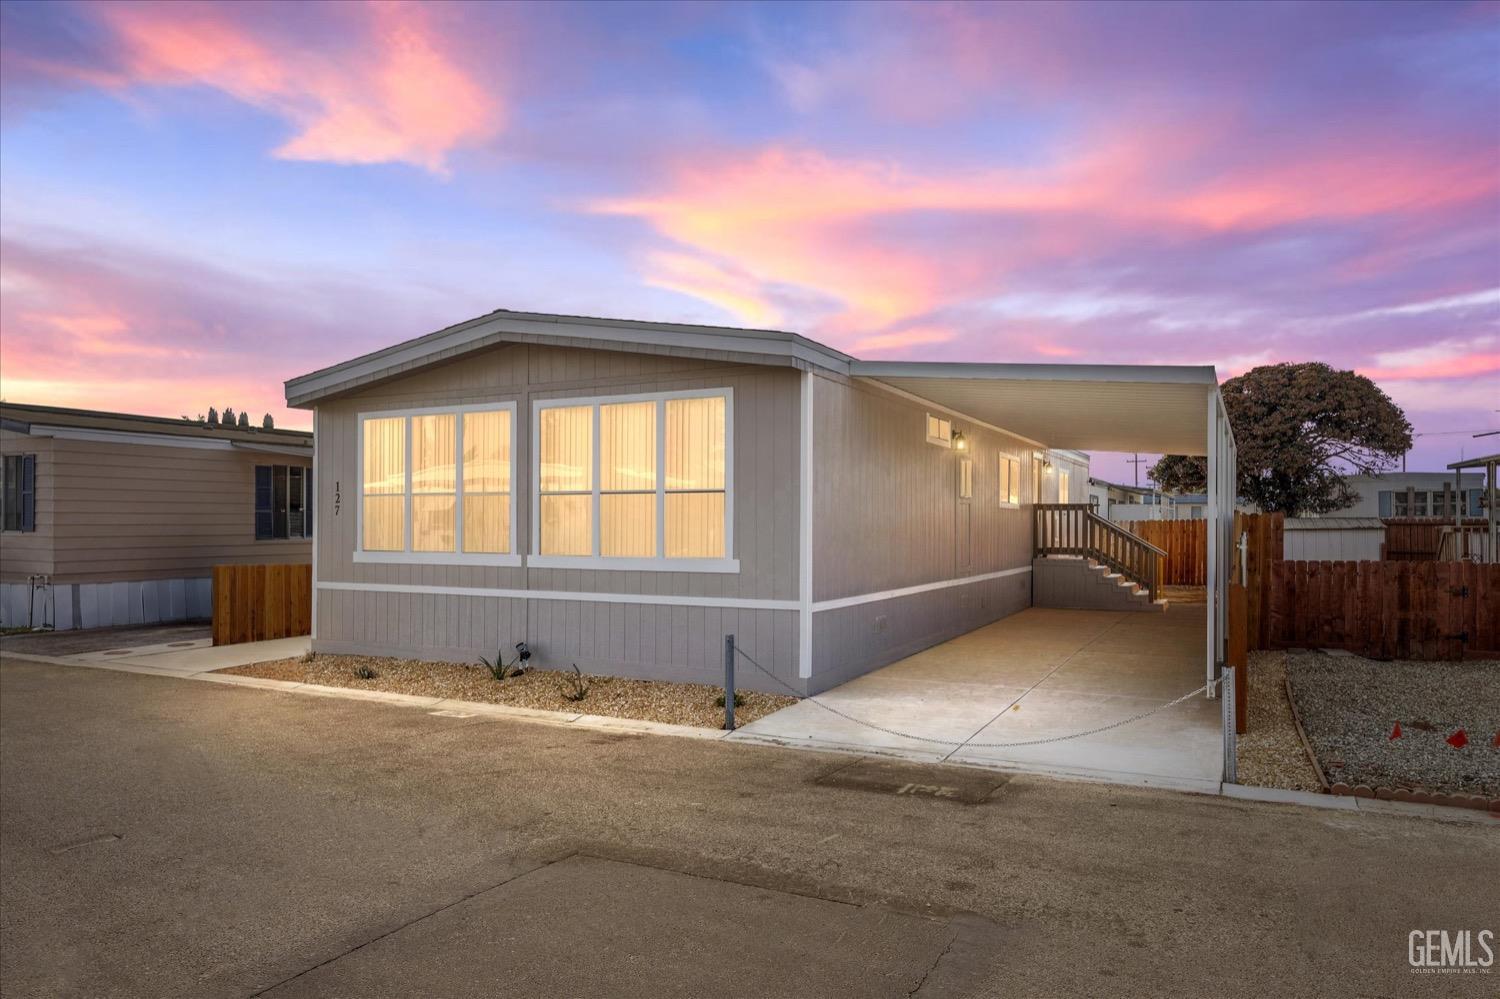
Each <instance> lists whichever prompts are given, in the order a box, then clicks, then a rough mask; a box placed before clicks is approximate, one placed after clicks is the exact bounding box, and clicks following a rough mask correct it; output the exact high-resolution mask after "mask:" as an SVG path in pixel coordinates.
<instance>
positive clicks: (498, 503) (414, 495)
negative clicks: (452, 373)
mask: <svg viewBox="0 0 1500 999" xmlns="http://www.w3.org/2000/svg"><path fill="white" fill-rule="evenodd" d="M514 422H515V406H514V404H513V403H505V404H503V405H499V406H497V405H495V404H486V405H481V406H457V407H453V408H451V409H449V408H445V409H432V410H415V411H412V412H407V413H376V414H367V415H364V416H361V418H360V475H361V480H360V527H359V533H360V545H359V550H358V551H357V552H356V553H355V560H356V561H365V562H431V563H442V562H460V563H461V562H474V563H478V564H484V565H512V564H518V563H519V556H516V555H514V554H512V552H513V550H514V548H513V545H512V541H513V537H512V534H513V524H514V518H513V516H512V507H511V455H512V452H513V450H514V442H515V427H514Z"/></svg>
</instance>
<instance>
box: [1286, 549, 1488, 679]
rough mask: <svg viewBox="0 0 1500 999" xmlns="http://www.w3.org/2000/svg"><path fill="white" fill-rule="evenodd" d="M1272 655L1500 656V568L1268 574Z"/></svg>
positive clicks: (1342, 566)
mask: <svg viewBox="0 0 1500 999" xmlns="http://www.w3.org/2000/svg"><path fill="white" fill-rule="evenodd" d="M1267 580H1268V583H1267V589H1268V591H1269V594H1270V599H1269V603H1268V614H1267V621H1268V625H1269V628H1270V633H1271V634H1270V646H1271V647H1272V648H1344V649H1348V650H1349V651H1351V652H1354V653H1355V654H1357V655H1362V656H1366V657H1368V658H1372V659H1423V660H1449V661H1452V660H1457V659H1462V658H1465V657H1467V658H1493V657H1496V656H1500V565H1479V564H1476V563H1470V562H1391V561H1385V562H1300V561H1299V562H1289V561H1283V562H1278V563H1275V564H1274V565H1273V566H1272V568H1271V571H1270V572H1269V573H1267Z"/></svg>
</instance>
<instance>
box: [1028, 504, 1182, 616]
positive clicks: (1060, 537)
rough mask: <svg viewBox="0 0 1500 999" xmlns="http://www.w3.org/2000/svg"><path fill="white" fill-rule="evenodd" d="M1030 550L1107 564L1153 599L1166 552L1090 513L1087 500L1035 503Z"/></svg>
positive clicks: (1160, 578) (1159, 586)
mask: <svg viewBox="0 0 1500 999" xmlns="http://www.w3.org/2000/svg"><path fill="white" fill-rule="evenodd" d="M1033 516H1034V517H1035V520H1034V521H1033V530H1032V537H1033V539H1034V544H1033V551H1034V554H1035V555H1036V556H1037V557H1038V558H1040V557H1041V556H1044V555H1077V556H1079V557H1081V558H1091V559H1093V560H1094V561H1096V562H1100V563H1102V564H1104V565H1107V566H1109V567H1110V568H1111V569H1113V570H1114V571H1115V572H1118V573H1119V574H1120V575H1122V576H1124V577H1125V578H1126V579H1128V580H1130V581H1131V582H1133V583H1136V584H1137V585H1139V586H1141V587H1143V588H1144V589H1145V590H1146V593H1147V595H1148V596H1149V597H1150V598H1151V599H1152V600H1155V599H1156V598H1157V595H1158V591H1159V590H1160V589H1161V581H1162V565H1163V561H1164V560H1165V559H1166V555H1167V553H1166V552H1164V551H1162V550H1161V549H1160V548H1158V547H1156V546H1155V545H1153V544H1151V542H1149V541H1147V540H1145V539H1144V538H1138V537H1136V536H1135V535H1134V534H1131V533H1130V532H1129V531H1127V530H1125V529H1124V528H1123V527H1120V526H1119V525H1117V524H1112V523H1110V522H1109V521H1107V520H1105V519H1104V518H1103V517H1101V516H1099V515H1098V514H1096V513H1095V512H1094V508H1093V507H1091V506H1090V505H1089V504H1087V503H1038V504H1036V506H1035V512H1034V514H1033Z"/></svg>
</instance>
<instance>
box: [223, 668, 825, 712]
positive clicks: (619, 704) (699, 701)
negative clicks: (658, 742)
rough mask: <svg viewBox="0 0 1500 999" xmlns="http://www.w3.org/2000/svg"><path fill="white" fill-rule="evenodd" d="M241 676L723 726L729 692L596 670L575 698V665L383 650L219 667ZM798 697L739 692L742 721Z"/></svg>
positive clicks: (788, 702)
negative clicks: (511, 669) (517, 669)
mask: <svg viewBox="0 0 1500 999" xmlns="http://www.w3.org/2000/svg"><path fill="white" fill-rule="evenodd" d="M361 667H366V668H368V669H371V670H374V672H375V677H374V679H368V680H367V679H362V678H360V677H359V676H358V675H356V673H355V671H356V670H357V669H360V668H361ZM219 672H221V673H235V674H238V675H240V676H258V677H263V678H266V679H271V680H289V681H292V682H295V683H316V684H321V685H323V686H328V687H352V688H355V689H356V690H382V691H386V692H388V693H396V694H415V695H418V696H423V697H446V698H453V699H454V700H460V701H484V702H487V703H490V704H508V705H510V706H512V707H518V708H535V709H540V710H544V711H564V712H569V713H573V714H590V715H609V716H610V717H613V718H634V719H637V720H640V721H653V722H666V723H668V724H672V725H694V726H697V727H699V728H723V727H724V708H723V707H722V705H720V704H717V703H715V702H716V700H717V698H719V697H721V696H722V695H723V693H724V691H723V689H722V688H720V687H710V686H707V685H706V684H699V683H666V682H663V681H659V680H629V679H624V678H622V677H613V676H589V675H587V674H585V676H584V679H585V680H586V681H587V683H588V685H589V690H588V694H587V695H585V696H584V698H583V700H581V701H570V700H568V699H567V697H566V696H565V694H566V693H567V692H568V691H570V690H572V689H573V684H572V680H571V678H572V676H573V673H572V671H571V670H569V671H567V672H561V671H558V670H543V669H534V670H531V671H529V672H527V673H524V674H522V675H521V676H512V677H507V678H506V679H505V680H496V679H495V678H494V677H493V676H491V675H490V673H489V671H488V670H486V669H485V668H484V667H483V666H480V665H478V664H475V665H472V666H471V665H466V664H464V663H436V662H422V661H420V660H416V659H391V658H386V657H381V656H335V655H318V656H313V657H311V658H303V659H278V660H275V661H273V662H265V663H253V664H251V665H249V666H234V667H231V668H229V669H224V670H220V671H219ZM796 702H797V699H796V698H795V697H787V696H784V695H779V694H761V693H756V692H755V691H749V690H745V691H740V704H739V706H738V707H736V708H735V711H734V718H735V722H736V723H737V724H744V723H746V722H751V721H754V720H755V719H757V718H764V717H765V716H766V715H768V714H770V713H772V712H773V711H779V710H781V709H782V708H784V707H786V706H788V705H790V704H795V703H796Z"/></svg>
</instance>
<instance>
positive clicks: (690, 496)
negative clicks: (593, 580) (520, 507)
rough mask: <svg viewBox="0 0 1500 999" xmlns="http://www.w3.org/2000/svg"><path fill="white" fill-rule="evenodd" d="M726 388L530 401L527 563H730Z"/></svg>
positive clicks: (730, 567) (710, 566)
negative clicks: (531, 518) (531, 493)
mask: <svg viewBox="0 0 1500 999" xmlns="http://www.w3.org/2000/svg"><path fill="white" fill-rule="evenodd" d="M730 406H731V393H730V391H729V390H728V389H714V390H712V391H702V392H699V391H695V392H669V393H662V394H657V395H642V396H623V397H611V398H603V399H586V400H585V399H567V400H556V401H552V400H544V401H541V402H538V403H537V404H536V420H535V426H536V447H535V453H536V456H537V469H536V482H537V495H536V504H535V506H536V514H535V535H536V537H535V541H536V544H535V550H536V552H537V554H536V555H534V556H533V557H532V558H531V560H530V564H531V565H535V566H541V567H546V566H556V567H566V566H583V567H592V568H606V569H611V568H613V569H662V568H672V569H683V570H688V571H699V572H733V571H737V569H738V565H737V563H735V561H734V559H733V558H732V557H731V551H730V528H729V519H730V509H731V508H730V492H731V489H730V436H731V435H730V430H729V427H730V419H731V416H730Z"/></svg>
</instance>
